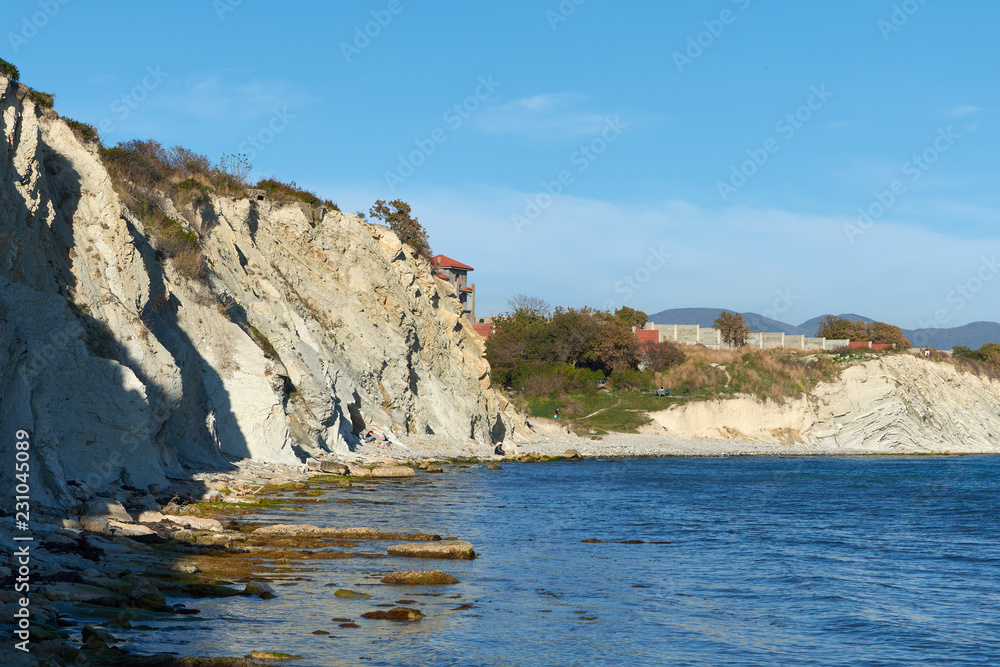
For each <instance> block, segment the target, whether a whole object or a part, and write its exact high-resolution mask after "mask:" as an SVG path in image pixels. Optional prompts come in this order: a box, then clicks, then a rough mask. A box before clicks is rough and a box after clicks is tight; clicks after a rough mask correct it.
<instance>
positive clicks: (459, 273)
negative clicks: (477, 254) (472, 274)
mask: <svg viewBox="0 0 1000 667" xmlns="http://www.w3.org/2000/svg"><path fill="white" fill-rule="evenodd" d="M431 262H432V263H433V264H434V266H435V267H437V269H438V274H437V275H438V278H441V279H442V280H447V281H448V282H450V283H451V284H452V285H453V286H454V287H455V291H456V292H458V300H459V301H461V302H462V314H463V315H465V316H466V317H468V318H469V321H470V322H475V321H476V286H475V285H470V284H469V271H475V269H473V268H472V267H471V266H469V265H468V264H463V263H462V262H459V261H458V260H455V259H452V258H451V257H447V256H445V255H434V257H432V258H431Z"/></svg>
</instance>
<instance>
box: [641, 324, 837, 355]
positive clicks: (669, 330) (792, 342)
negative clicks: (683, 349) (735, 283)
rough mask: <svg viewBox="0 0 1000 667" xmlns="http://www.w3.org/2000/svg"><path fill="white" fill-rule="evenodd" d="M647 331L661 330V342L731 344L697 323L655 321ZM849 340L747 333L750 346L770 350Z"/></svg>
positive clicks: (816, 347)
mask: <svg viewBox="0 0 1000 667" xmlns="http://www.w3.org/2000/svg"><path fill="white" fill-rule="evenodd" d="M643 330H645V331H656V332H658V337H659V342H661V343H662V342H663V341H665V340H670V341H674V342H675V343H684V344H687V345H704V346H705V347H710V348H712V349H716V350H717V349H720V348H724V347H727V346H726V345H724V344H723V342H722V332H721V331H719V330H718V329H715V328H712V327H708V328H705V327H701V326H698V325H697V324H653V323H652V322H646V326H644V327H643ZM850 343H851V341H849V340H846V339H845V340H827V339H826V338H810V337H808V336H803V335H798V336H789V335H788V334H786V333H784V332H783V331H776V332H751V333H750V334H749V335H748V336H747V345H750V346H753V347H759V348H761V349H769V348H775V347H792V348H796V349H799V350H836V349H839V348H842V347H847V346H849V345H850Z"/></svg>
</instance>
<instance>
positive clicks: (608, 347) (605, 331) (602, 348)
mask: <svg viewBox="0 0 1000 667" xmlns="http://www.w3.org/2000/svg"><path fill="white" fill-rule="evenodd" d="M640 354H641V350H640V349H639V341H638V340H637V339H636V337H635V334H634V333H632V327H630V326H628V325H627V324H625V323H624V322H622V321H621V320H619V319H615V318H613V317H612V318H611V319H610V320H609V321H604V322H601V325H600V326H599V327H598V329H597V332H596V333H595V334H594V336H593V337H592V338H591V339H590V344H589V346H588V349H587V351H586V353H585V355H584V356H585V360H586V361H588V362H589V363H590V364H592V365H594V366H596V367H597V368H599V369H601V370H603V371H604V372H605V373H606V374H608V375H610V374H611V373H614V372H615V371H623V370H628V369H634V368H635V367H636V366H638V365H639V357H640Z"/></svg>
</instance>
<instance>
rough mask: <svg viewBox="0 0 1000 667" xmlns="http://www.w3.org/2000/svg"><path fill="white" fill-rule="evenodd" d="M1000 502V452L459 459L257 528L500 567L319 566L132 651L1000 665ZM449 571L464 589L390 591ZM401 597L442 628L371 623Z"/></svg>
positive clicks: (318, 659)
mask: <svg viewBox="0 0 1000 667" xmlns="http://www.w3.org/2000/svg"><path fill="white" fill-rule="evenodd" d="M998 492H1000V457H981V456H965V457H858V458H825V457H824V458H750V457H739V458H662V459H628V460H619V461H614V460H586V461H579V462H557V463H534V464H520V463H517V464H509V463H508V464H504V467H503V469H502V470H488V469H487V468H486V466H485V465H472V466H469V467H467V468H461V469H460V468H458V467H457V466H449V467H448V472H446V473H444V474H439V475H427V474H422V475H420V476H419V477H417V478H416V479H413V480H407V481H401V482H383V483H379V484H358V485H356V486H354V487H352V488H349V489H340V488H331V489H329V491H328V493H327V494H326V495H325V496H324V499H325V500H327V501H328V502H326V503H322V504H316V505H307V506H306V511H305V512H304V513H288V512H275V511H272V512H270V513H269V514H267V515H264V516H262V517H261V516H258V517H248V519H249V518H252V519H253V520H264V521H268V522H296V523H312V524H316V525H320V526H327V525H328V526H337V527H347V526H374V527H376V528H378V529H380V530H382V531H385V532H389V531H392V532H416V531H425V532H434V533H438V534H441V535H443V536H455V537H458V538H460V539H464V540H468V541H470V542H471V543H472V544H473V545H474V547H475V549H476V551H477V552H478V553H479V558H478V559H476V560H474V561H417V560H412V559H403V558H378V559H371V558H353V559H338V560H315V561H308V562H306V565H307V566H308V567H309V568H311V571H308V572H300V573H295V574H294V575H293V576H294V577H298V578H299V580H297V581H288V582H285V584H286V585H280V586H277V587H276V589H277V593H278V597H277V598H276V599H273V600H260V599H257V598H230V599H223V600H195V601H191V600H183V602H185V603H187V604H189V605H193V606H196V607H198V608H199V609H200V610H201V612H202V613H201V615H200V616H198V617H194V618H184V619H181V620H178V621H176V622H173V621H171V622H163V623H159V624H155V625H157V626H158V628H159V629H158V630H157V631H154V632H149V631H146V632H142V633H136V635H135V637H134V640H133V641H135V644H134V645H133V646H131V648H133V649H136V650H141V651H144V652H145V651H153V650H156V651H174V652H177V653H180V654H183V655H234V656H235V655H245V654H248V653H249V652H250V651H251V650H271V651H281V652H285V653H290V654H295V655H299V656H302V659H300V660H295V661H294V664H295V665H297V666H300V667H306V666H312V665H453V664H454V665H658V664H664V665H781V666H784V665H847V664H850V665H873V666H874V665H925V664H926V665H941V664H948V665H1000V493H998ZM338 499H339V500H351V501H352V502H351V503H336V502H334V501H336V500H338ZM583 540H600V542H584V541H583ZM629 542H631V543H629ZM334 550H343V549H334ZM355 550H356V551H364V552H368V553H371V552H378V553H381V554H385V544H384V543H365V542H361V543H358V547H357V548H356V549H355ZM296 564H298V563H296ZM434 568H440V569H442V570H444V571H446V572H448V573H450V574H452V575H454V576H456V577H457V578H458V579H460V580H461V583H460V584H457V585H452V586H442V587H435V588H428V589H422V588H414V587H390V586H387V585H384V584H381V583H379V580H380V579H381V578H382V576H384V575H385V574H386V573H388V572H391V571H393V570H402V569H434ZM338 588H347V589H351V590H354V591H359V592H364V593H368V594H370V595H371V596H372V597H371V598H370V599H357V598H356V599H341V598H337V597H334V596H333V592H334V591H335V590H337V589H338ZM401 600H404V601H408V602H405V603H403V604H402V606H407V607H413V608H417V609H420V610H421V611H422V613H423V614H424V615H425V618H424V620H422V621H420V622H414V623H392V622H389V621H375V620H366V619H363V618H361V614H362V613H364V612H367V611H372V610H374V609H378V608H389V607H378V606H377V605H379V604H382V605H391V606H395V605H397V604H399V601H401ZM172 601H175V600H172ZM176 601H181V600H176ZM462 605H471V607H469V608H464V609H462V608H460V607H461V606H462ZM333 618H350V619H352V620H353V621H354V622H356V623H357V624H358V625H359V627H357V628H341V627H339V623H338V622H335V621H333V620H331V619H333ZM314 631H322V632H328V633H330V634H312V633H313V632H314Z"/></svg>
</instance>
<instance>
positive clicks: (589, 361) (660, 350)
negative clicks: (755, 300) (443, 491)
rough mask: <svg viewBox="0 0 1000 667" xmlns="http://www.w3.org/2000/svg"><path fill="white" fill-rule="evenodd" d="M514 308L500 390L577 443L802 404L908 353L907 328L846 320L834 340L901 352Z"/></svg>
mask: <svg viewBox="0 0 1000 667" xmlns="http://www.w3.org/2000/svg"><path fill="white" fill-rule="evenodd" d="M508 306H509V307H510V312H509V314H508V313H505V314H503V315H501V316H500V317H497V318H494V331H493V333H492V335H491V336H490V338H489V340H488V341H487V344H486V353H487V359H488V361H489V362H490V365H491V368H492V379H493V381H494V383H496V384H497V385H500V386H502V387H504V388H505V389H507V390H508V392H509V393H510V395H511V397H512V398H513V399H514V400H515V403H517V404H518V405H519V406H520V407H521V408H522V409H523V410H524V411H525V412H526V413H527V414H528V415H529V416H530V417H536V418H537V417H543V418H557V419H559V421H560V423H564V424H566V425H567V426H568V427H569V428H570V429H571V430H572V431H573V432H575V433H576V434H578V435H590V436H599V435H602V434H604V433H607V432H612V431H614V432H625V433H635V432H637V431H639V430H640V429H641V428H642V427H643V426H644V425H646V424H648V423H649V422H650V419H649V417H648V416H647V413H649V412H655V411H658V410H665V409H667V408H669V407H671V406H674V405H683V404H685V403H688V402H691V401H707V400H717V399H727V398H734V397H737V396H752V397H754V398H756V399H757V400H760V401H768V400H770V401H779V402H780V401H784V400H786V399H796V398H800V397H801V396H803V395H804V394H806V393H808V392H809V391H811V390H812V388H813V387H815V386H816V385H817V384H818V383H820V382H830V381H834V380H836V379H837V378H838V377H839V375H840V372H841V371H842V370H843V369H844V368H846V367H848V366H851V365H854V364H856V363H859V362H863V361H866V360H869V359H873V358H877V357H878V356H879V355H885V354H897V353H902V352H904V351H905V350H907V349H908V348H909V341H908V340H907V339H906V337H905V336H903V334H902V331H901V330H900V329H899V327H895V326H892V325H888V324H884V323H881V322H868V323H866V322H863V321H851V320H848V319H846V318H834V317H828V318H827V319H826V320H825V321H824V327H825V330H826V331H827V335H828V336H829V335H830V334H833V335H834V336H839V337H842V338H848V339H851V340H861V341H868V340H870V341H872V343H885V344H888V345H893V344H894V345H895V346H894V347H889V348H887V349H883V350H876V349H871V348H869V347H867V346H865V347H857V348H851V347H844V348H842V349H839V350H833V351H822V350H820V351H816V350H798V349H792V348H775V349H757V348H750V347H746V341H747V336H748V334H749V328H748V327H747V324H746V321H745V320H744V319H743V317H742V316H741V315H739V314H734V313H728V312H723V313H720V315H719V318H718V319H717V320H716V321H715V323H714V324H715V326H716V327H718V328H719V329H720V330H721V331H722V334H723V335H722V338H723V341H724V343H726V345H727V347H724V348H722V349H711V348H708V347H704V346H700V345H678V344H676V343H673V342H669V341H668V342H663V343H653V342H648V341H640V340H639V339H638V338H637V336H636V334H635V331H634V330H635V329H639V328H641V327H642V326H643V325H644V324H645V322H646V319H647V318H646V314H645V313H642V312H641V311H637V310H634V309H631V308H620V309H618V310H616V311H615V312H614V313H612V312H609V311H597V310H593V309H590V308H580V309H575V308H568V309H564V308H555V309H554V310H553V309H552V308H551V307H550V306H549V304H547V303H546V302H544V301H543V300H541V299H538V298H537V297H529V296H527V295H523V294H521V295H517V296H515V297H513V298H512V299H510V301H509V302H508ZM820 335H823V334H822V332H821V334H820ZM996 352H1000V346H997V350H996V351H993V350H992V349H986V350H985V351H984V352H983V353H982V354H981V355H980V353H978V352H977V353H971V352H970V354H969V355H966V356H967V357H968V361H967V363H975V364H977V365H979V364H986V363H988V360H989V359H991V358H992V357H991V356H990V355H991V354H994V353H996ZM997 358H998V359H1000V354H997ZM977 367H978V366H977ZM657 390H659V391H657ZM663 390H669V391H668V392H664V391H663ZM664 393H667V394H668V395H667V396H664V395H663V394H664Z"/></svg>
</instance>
